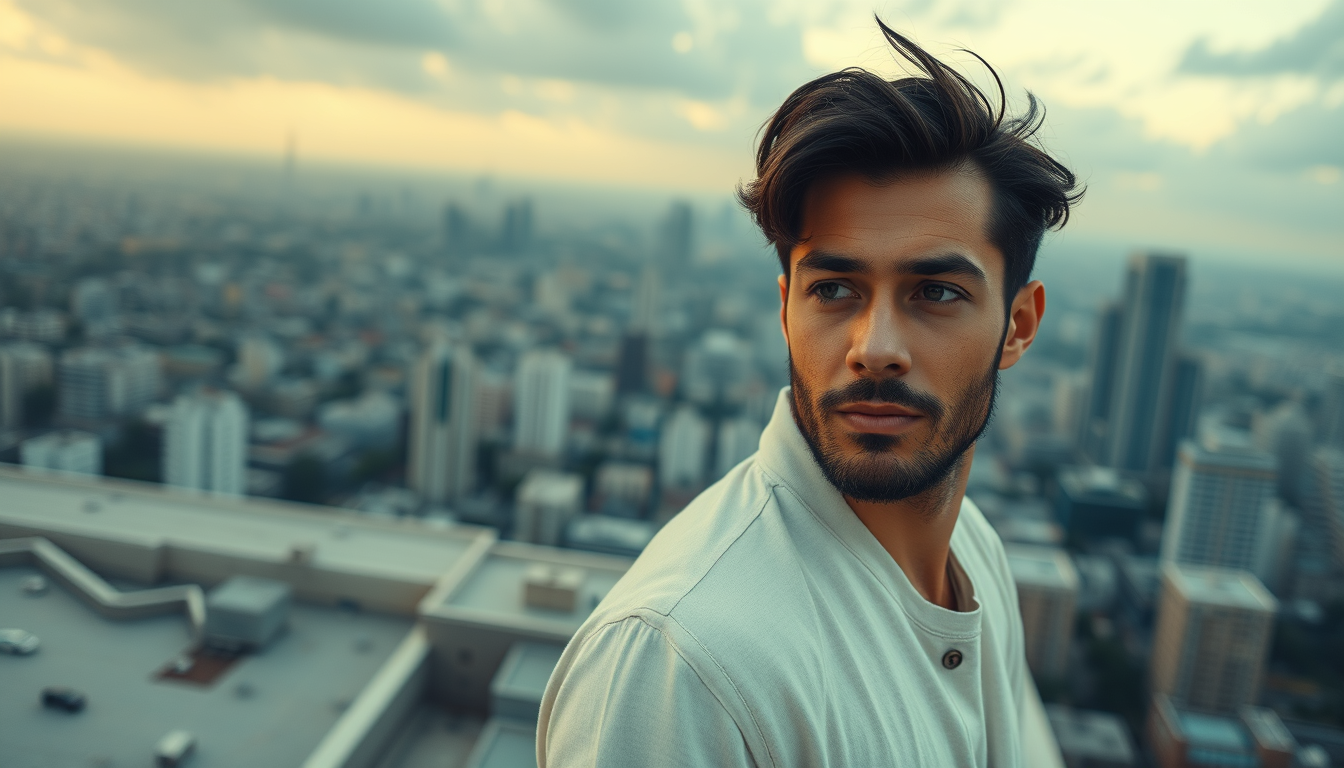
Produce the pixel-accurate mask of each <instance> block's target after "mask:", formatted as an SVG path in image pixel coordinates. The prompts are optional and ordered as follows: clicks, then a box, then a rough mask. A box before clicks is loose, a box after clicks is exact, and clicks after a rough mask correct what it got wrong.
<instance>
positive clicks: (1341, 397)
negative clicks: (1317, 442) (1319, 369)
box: [1320, 371, 1344, 450]
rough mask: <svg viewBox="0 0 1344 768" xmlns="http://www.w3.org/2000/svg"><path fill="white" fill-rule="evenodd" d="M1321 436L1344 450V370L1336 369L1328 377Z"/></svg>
mask: <svg viewBox="0 0 1344 768" xmlns="http://www.w3.org/2000/svg"><path fill="white" fill-rule="evenodd" d="M1320 438H1321V442H1322V443H1325V444H1326V445H1332V446H1334V447H1336V448H1339V449H1340V450H1344V371H1334V372H1332V373H1331V374H1329V375H1328V376H1327V377H1326V381H1325V396H1324V397H1323V398H1322V399H1321V420H1320Z"/></svg>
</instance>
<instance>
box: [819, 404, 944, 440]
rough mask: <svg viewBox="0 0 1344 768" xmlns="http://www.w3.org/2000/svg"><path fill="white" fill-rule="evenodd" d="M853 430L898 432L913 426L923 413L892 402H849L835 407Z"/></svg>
mask: <svg viewBox="0 0 1344 768" xmlns="http://www.w3.org/2000/svg"><path fill="white" fill-rule="evenodd" d="M835 412H836V414H837V415H839V417H840V420H841V421H843V422H844V423H845V424H847V425H849V427H850V428H851V429H853V430H854V431H855V432H871V433H877V434H889V435H892V434H899V433H901V432H904V431H906V430H907V429H909V428H910V427H912V426H914V424H915V423H916V422H918V421H919V420H920V419H922V418H923V414H921V413H919V412H918V411H913V410H911V409H909V408H905V407H903V406H900V405H895V404H893V403H850V404H847V405H842V406H840V407H839V408H836V409H835Z"/></svg>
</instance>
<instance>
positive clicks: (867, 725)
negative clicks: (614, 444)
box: [537, 21, 1081, 768]
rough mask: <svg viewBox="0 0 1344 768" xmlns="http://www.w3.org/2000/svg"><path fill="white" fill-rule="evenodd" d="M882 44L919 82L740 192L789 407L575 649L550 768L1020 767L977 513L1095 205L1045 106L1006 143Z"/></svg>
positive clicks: (993, 571)
mask: <svg viewBox="0 0 1344 768" xmlns="http://www.w3.org/2000/svg"><path fill="white" fill-rule="evenodd" d="M878 24H879V26H881V28H882V31H883V33H884V34H885V35H886V38H887V40H888V41H889V42H890V43H891V45H892V46H893V47H894V49H895V50H896V51H897V52H898V53H900V54H901V55H902V56H904V57H905V58H906V59H907V60H909V61H910V62H911V63H912V64H913V65H915V67H916V68H917V69H918V73H917V76H913V77H907V78H904V79H900V80H896V81H894V82H887V81H884V80H882V79H880V78H878V77H876V76H874V75H872V74H870V73H868V72H865V71H862V70H855V69H850V70H845V71H843V72H838V73H835V74H831V75H827V76H825V77H821V78H819V79H817V80H815V81H813V82H811V83H808V84H807V85H804V86H803V87H801V88H799V89H798V90H797V91H795V92H794V93H793V94H792V95H791V96H790V97H789V98H788V99H787V100H786V101H785V102H784V105H783V106H782V107H780V109H779V111H778V112H777V113H776V114H775V116H774V117H773V119H772V120H771V122H770V124H769V125H768V127H767V129H766V132H765V134H764V137H763V139H762V141H761V146H760V151H759V153H758V157H757V179H756V180H755V181H754V182H752V183H751V184H749V185H748V186H747V187H746V188H745V189H744V190H743V191H742V192H741V197H742V200H743V203H744V204H745V205H746V206H747V207H748V208H749V209H750V210H751V212H752V214H753V216H754V217H755V219H756V221H757V223H758V224H759V225H760V227H761V229H762V231H763V232H764V233H765V235H766V237H767V238H768V239H769V240H770V241H771V242H772V243H774V244H775V246H776V248H777V250H778V252H779V256H780V263H781V266H782V267H783V274H782V275H781V276H780V278H779V292H780V293H779V295H780V324H781V326H782V328H783V332H784V336H785V339H786V340H787V341H788V345H789V353H790V375H791V378H792V387H790V388H788V389H785V390H784V391H782V392H781V393H780V396H779V401H778V404H777V405H776V408H775V413H774V416H773V418H772V420H771V421H770V424H769V425H768V426H767V427H766V429H765V432H764V434H763V435H762V436H761V444H760V450H759V452H758V453H757V454H756V455H755V456H753V457H752V458H750V459H748V460H747V461H745V462H743V463H742V464H741V465H739V466H738V467H737V468H736V469H734V470H733V471H732V472H731V473H729V474H728V476H727V477H725V478H724V479H723V480H721V481H720V482H718V483H717V484H715V485H714V486H713V487H712V488H710V489H709V490H707V491H705V493H703V494H702V495H701V496H700V497H699V498H697V499H696V500H695V501H694V502H692V503H691V505H690V506H688V507H687V508H686V509H685V510H684V511H683V512H681V514H679V515H678V516H677V517H676V518H674V519H673V520H672V521H671V522H670V523H668V525H667V526H666V527H665V528H664V529H663V530H662V531H661V532H660V533H659V534H658V536H657V537H656V538H655V539H654V541H653V542H652V543H651V544H650V545H649V547H648V548H647V549H646V550H645V551H644V554H643V555H642V556H641V557H640V558H639V559H638V560H637V561H636V562H635V564H634V566H633V567H632V568H631V569H630V571H629V573H627V575H626V576H625V577H624V578H623V579H622V580H621V581H620V583H619V584H617V585H616V587H615V588H613V589H612V591H611V592H610V594H608V595H607V597H606V599H605V600H603V602H602V604H601V605H600V606H598V608H597V610H596V611H594V613H593V615H592V616H591V617H590V618H589V619H588V621H587V622H586V623H585V624H584V625H583V627H582V628H581V629H580V630H579V631H578V633H577V634H576V635H575V637H574V639H573V640H572V641H571V642H570V644H569V646H568V647H567V648H566V649H565V652H564V655H563V657H562V658H561V660H560V663H559V664H558V666H557V667H556V669H555V672H554V674H553V675H552V677H551V680H550V684H549V685H548V687H547V690H546V695H545V698H544V700H543V702H542V707H541V717H540V721H539V724H538V732H537V759H538V762H539V764H540V765H541V766H542V767H543V768H561V767H565V768H568V767H569V766H580V765H582V766H591V765H598V766H622V767H624V766H646V765H659V766H664V765H665V766H760V767H762V768H763V767H765V766H776V767H778V768H785V767H789V768H792V767H794V766H823V765H825V766H855V767H859V768H864V767H867V766H947V767H952V766H1004V767H1007V766H1021V765H1023V759H1022V749H1023V742H1022V731H1021V722H1020V721H1019V712H1020V707H1021V704H1022V703H1023V702H1024V701H1026V700H1027V699H1026V697H1028V696H1035V692H1034V690H1033V689H1032V688H1031V686H1030V683H1029V682H1028V681H1027V680H1026V671H1025V663H1024V658H1023V640H1022V624H1021V619H1020V618H1019V615H1018V607H1017V598H1016V591H1015V588H1014V585H1013V580H1012V576H1011V575H1010V574H1009V571H1008V566H1007V562H1006V560H1005V557H1004V553H1003V546H1002V544H1001V543H1000V542H999V540H998V537H997V536H996V535H995V534H994V532H993V530H992V529H991V528H990V527H989V525H988V524H987V523H986V522H985V519H984V518H983V517H982V516H981V514H980V512H979V510H977V509H976V508H975V506H974V505H973V504H971V503H970V502H969V501H966V500H964V499H963V494H964V491H965V487H966V478H967V475H968V473H969V471H970V465H971V459H972V457H973V455H974V452H975V441H976V439H977V438H978V437H979V436H980V434H981V432H982V431H983V430H984V428H985V425H986V423H987V422H988V420H989V417H990V414H991V412H992V411H993V404H994V393H995V388H996V385H997V380H998V372H999V371H1000V370H1001V369H1004V368H1008V367H1010V366H1012V365H1013V364H1014V363H1016V362H1017V361H1018V360H1019V359H1020V358H1021V356H1022V354H1023V353H1024V352H1025V351H1026V349H1027V347H1028V346H1030V344H1031V342H1032V339H1033V338H1034V337H1035V335H1036V330H1037V327H1038V325H1039V323H1040V320H1041V316H1042V313H1043V312H1044V310H1045V291H1044V288H1043V287H1042V286H1041V284H1040V282H1038V281H1030V282H1028V280H1029V278H1030V274H1031V268H1032V263H1033V262H1034V260H1035V256H1036V250H1037V247H1038V246H1039V244H1040V240H1041V237H1042V234H1043V233H1044V231H1045V230H1046V229H1047V228H1049V227H1052V226H1056V225H1060V224H1062V223H1063V222H1064V221H1065V220H1066V219H1067V216H1068V212H1069V208H1070V206H1071V205H1072V204H1074V203H1076V202H1077V200H1078V199H1079V198H1080V197H1081V192H1080V191H1078V190H1077V189H1076V187H1075V180H1074V177H1073V174H1071V173H1070V172H1069V171H1068V170H1067V169H1066V168H1064V167H1063V166H1062V165H1060V164H1059V163H1058V162H1056V161H1054V160H1052V159H1051V158H1050V157H1049V156H1047V155H1046V154H1045V153H1044V152H1043V151H1042V150H1040V149H1039V148H1037V147H1036V146H1035V145H1034V144H1033V143H1032V136H1033V134H1034V132H1035V130H1036V129H1037V128H1038V127H1039V125H1040V116H1039V113H1038V110H1037V105H1036V102H1035V101H1034V99H1033V100H1031V101H1030V108H1029V110H1028V112H1027V114H1026V116H1025V117H1023V118H1020V119H1016V120H1005V119H1004V116H1003V111H1002V109H1000V110H998V112H997V114H996V112H995V110H994V109H993V108H992V107H991V104H990V101H989V99H988V98H987V97H985V96H984V94H983V93H981V92H980V91H979V90H978V89H976V88H975V87H974V86H973V85H971V84H970V83H969V82H968V81H967V80H965V79H964V78H962V77H961V76H960V75H958V74H956V73H955V72H953V71H952V70H951V69H949V68H947V67H946V66H945V65H943V64H942V63H940V62H939V61H938V60H936V59H935V58H933V57H932V56H930V55H929V54H928V53H926V52H925V51H923V50H922V49H920V48H919V47H918V46H916V45H914V44H913V43H911V42H910V41H909V40H907V39H905V38H904V37H902V36H900V35H899V34H897V33H896V32H894V31H892V30H891V29H889V28H887V27H886V26H885V25H882V23H881V22H880V21H879V22H878ZM991 71H992V70H991ZM999 98H1000V103H1002V100H1003V93H1002V88H1001V87H1000V93H999Z"/></svg>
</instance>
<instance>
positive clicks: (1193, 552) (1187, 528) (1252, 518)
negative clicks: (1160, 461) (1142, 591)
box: [1162, 430, 1277, 579]
mask: <svg viewBox="0 0 1344 768" xmlns="http://www.w3.org/2000/svg"><path fill="white" fill-rule="evenodd" d="M1225 432H1226V434H1220V433H1219V432H1218V431H1214V430H1211V431H1210V433H1209V434H1208V435H1205V436H1204V439H1202V440H1201V441H1199V442H1195V441H1191V440H1187V441H1185V442H1184V443H1183V444H1182V445H1181V450H1180V458H1179V459H1178V461H1177V463H1176V470H1175V473H1174V474H1173V476H1172V482H1171V499H1170V501H1169V502H1168V504H1167V521H1166V525H1165V526H1164V527H1163V531H1162V559H1163V560H1165V561H1171V562H1178V563H1188V564H1190V565H1210V566H1218V567H1220V568H1238V569H1242V570H1247V571H1252V572H1254V573H1256V574H1258V575H1259V576H1260V577H1261V578H1262V579H1266V578H1267V577H1268V575H1269V568H1270V563H1269V559H1270V557H1271V553H1272V544H1273V541H1274V539H1275V538H1276V537H1275V535H1274V534H1275V532H1274V528H1275V526H1274V522H1275V520H1274V518H1275V511H1276V508H1275V507H1274V506H1273V505H1272V503H1271V502H1272V501H1273V500H1274V492H1275V488H1276V484H1277V478H1276V476H1275V472H1274V457H1272V456H1270V455H1269V454H1267V453H1262V452H1260V451H1258V450H1255V449H1254V448H1252V447H1251V446H1250V445H1249V438H1247V440H1246V441H1245V442H1241V441H1235V440H1234V439H1233V438H1232V437H1229V436H1228V434H1231V435H1237V434H1239V433H1237V432H1235V431H1231V430H1226V431H1225ZM1220 439H1222V442H1219V440H1220Z"/></svg>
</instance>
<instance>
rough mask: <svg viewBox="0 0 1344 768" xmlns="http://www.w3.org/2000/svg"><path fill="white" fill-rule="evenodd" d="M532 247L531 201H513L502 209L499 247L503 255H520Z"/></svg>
mask: <svg viewBox="0 0 1344 768" xmlns="http://www.w3.org/2000/svg"><path fill="white" fill-rule="evenodd" d="M531 245H532V201H531V200H529V199H527V198H522V199H519V200H515V201H513V202H511V203H509V204H508V205H506V206H505V207H504V227H503V230H502V231H501V232H500V247H501V248H503V250H504V252H505V253H521V252H523V251H525V250H527V249H528V247H530V246H531Z"/></svg>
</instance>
